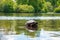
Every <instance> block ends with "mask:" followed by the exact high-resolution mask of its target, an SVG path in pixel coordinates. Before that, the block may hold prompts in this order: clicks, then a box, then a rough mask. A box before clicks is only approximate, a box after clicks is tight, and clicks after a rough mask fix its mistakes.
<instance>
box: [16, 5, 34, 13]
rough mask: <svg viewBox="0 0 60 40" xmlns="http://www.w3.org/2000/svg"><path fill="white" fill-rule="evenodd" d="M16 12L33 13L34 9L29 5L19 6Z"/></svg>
mask: <svg viewBox="0 0 60 40" xmlns="http://www.w3.org/2000/svg"><path fill="white" fill-rule="evenodd" d="M17 12H34V8H33V6H31V5H19V6H18V9H17Z"/></svg>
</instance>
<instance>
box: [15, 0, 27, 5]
mask: <svg viewBox="0 0 60 40" xmlns="http://www.w3.org/2000/svg"><path fill="white" fill-rule="evenodd" d="M16 2H17V4H27V3H28V0H16Z"/></svg>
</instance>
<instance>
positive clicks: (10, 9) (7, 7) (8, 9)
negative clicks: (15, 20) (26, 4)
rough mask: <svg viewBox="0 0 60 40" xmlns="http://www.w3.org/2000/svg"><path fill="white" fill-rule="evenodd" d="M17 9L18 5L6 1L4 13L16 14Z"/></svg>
mask: <svg viewBox="0 0 60 40" xmlns="http://www.w3.org/2000/svg"><path fill="white" fill-rule="evenodd" d="M15 7H16V3H15V2H13V1H12V0H10V1H9V0H7V1H6V0H5V5H4V12H14V10H15Z"/></svg>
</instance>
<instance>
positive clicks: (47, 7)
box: [42, 2, 53, 12]
mask: <svg viewBox="0 0 60 40" xmlns="http://www.w3.org/2000/svg"><path fill="white" fill-rule="evenodd" d="M43 5H44V6H43V8H42V12H52V11H53V6H52V5H51V3H50V2H45V3H44V4H43Z"/></svg>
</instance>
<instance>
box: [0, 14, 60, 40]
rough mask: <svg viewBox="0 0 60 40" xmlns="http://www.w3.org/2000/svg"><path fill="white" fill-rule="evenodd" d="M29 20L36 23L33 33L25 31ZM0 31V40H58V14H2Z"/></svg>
mask: <svg viewBox="0 0 60 40" xmlns="http://www.w3.org/2000/svg"><path fill="white" fill-rule="evenodd" d="M30 19H34V20H35V21H37V22H38V30H37V31H35V32H29V31H28V30H26V29H25V23H26V21H27V20H30ZM41 28H43V29H41ZM0 29H1V30H0V40H60V14H38V15H35V14H32V13H29V14H27V13H18V14H17V13H9V14H8V13H6V14H4V13H2V14H0ZM2 29H3V30H2Z"/></svg>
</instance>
